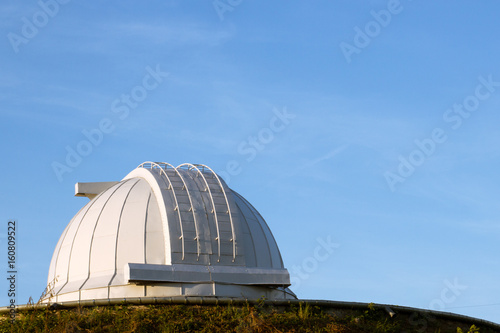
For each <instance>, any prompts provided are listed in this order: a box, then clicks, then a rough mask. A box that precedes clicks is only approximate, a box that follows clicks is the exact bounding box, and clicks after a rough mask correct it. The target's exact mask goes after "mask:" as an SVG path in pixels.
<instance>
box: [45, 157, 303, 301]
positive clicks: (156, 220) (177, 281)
mask: <svg viewBox="0 0 500 333" xmlns="http://www.w3.org/2000/svg"><path fill="white" fill-rule="evenodd" d="M75 190H76V191H75V192H76V193H75V195H76V196H85V197H88V198H89V199H90V202H88V203H87V204H86V205H85V206H84V207H83V208H82V209H80V211H79V212H78V213H77V214H76V215H75V216H74V217H73V219H72V220H71V221H70V223H69V224H68V226H67V227H66V229H65V230H64V232H63V233H62V235H61V237H60V239H59V242H58V243H57V246H56V248H55V250H54V255H53V257H52V261H51V263H50V269H49V275H48V286H49V287H48V292H47V294H46V295H45V298H44V299H43V301H44V302H49V303H64V302H74V301H87V300H109V299H129V298H130V299H132V298H133V299H137V298H161V297H167V298H168V297H178V296H183V297H211V298H234V299H258V298H261V297H265V298H266V299H271V300H284V299H295V298H296V297H295V295H294V294H293V292H291V291H290V290H289V289H288V288H287V287H288V286H289V285H290V276H289V274H288V271H287V270H286V269H285V268H284V266H283V260H282V258H281V254H280V252H279V249H278V246H277V244H276V241H275V239H274V237H273V235H272V233H271V230H270V229H269V227H268V225H267V224H266V222H265V221H264V219H263V218H262V216H261V215H260V214H259V212H257V210H256V209H255V208H254V207H253V206H252V205H251V204H250V203H249V202H248V201H247V200H245V198H243V197H242V196H241V195H239V194H238V193H236V192H235V191H233V190H231V189H230V188H229V187H228V186H227V185H226V184H225V182H224V181H223V180H222V179H221V178H220V177H219V176H218V175H217V174H216V173H215V172H213V170H212V169H210V168H209V167H207V166H204V165H199V164H182V165H180V166H178V167H174V166H172V165H170V164H168V163H155V162H145V163H143V164H141V165H139V167H137V168H136V169H135V170H133V171H132V172H130V173H129V174H128V175H127V176H126V177H125V178H123V180H121V181H120V182H101V183H77V184H76V188H75Z"/></svg>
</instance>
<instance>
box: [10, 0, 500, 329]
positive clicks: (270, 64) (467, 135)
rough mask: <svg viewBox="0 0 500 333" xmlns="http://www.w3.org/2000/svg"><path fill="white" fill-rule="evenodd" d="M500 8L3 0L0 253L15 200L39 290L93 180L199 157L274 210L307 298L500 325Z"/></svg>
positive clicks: (23, 254)
mask: <svg viewBox="0 0 500 333" xmlns="http://www.w3.org/2000/svg"><path fill="white" fill-rule="evenodd" d="M499 11H500V4H498V2H495V1H493V0H485V1H481V2H472V1H464V0H459V1H454V2H453V5H451V2H444V1H439V2H437V1H432V2H431V1H423V0H413V1H411V0H401V1H396V0H389V1H385V0H384V1H379V0H372V1H347V0H336V1H326V0H318V1H314V2H306V1H296V0H290V1H287V2H284V1H278V2H270V1H262V0H254V1H247V0H215V1H192V0H191V1H190V0H184V1H181V0H172V1H168V0H162V1H159V0H151V1H147V2H140V3H139V2H138V1H127V0H124V1H105V2H102V1H76V0H72V1H68V0H58V1H56V0H41V1H22V2H21V1H14V0H5V1H3V2H2V4H0V15H1V19H0V37H1V38H0V57H1V61H0V73H1V75H0V115H1V121H0V133H1V136H2V140H0V152H1V158H2V163H1V164H0V174H1V175H2V176H1V177H2V178H1V182H2V188H3V191H1V193H0V196H1V200H0V212H1V218H2V221H1V223H0V225H1V226H2V227H1V228H2V229H0V242H1V244H2V248H3V251H5V254H4V262H3V263H0V265H1V266H2V267H4V268H3V270H4V272H5V276H7V275H8V274H7V270H8V267H7V261H8V260H7V250H6V248H7V232H8V221H10V220H15V221H16V263H15V264H16V270H17V271H18V273H17V287H16V288H17V290H16V292H17V302H18V303H19V304H25V303H26V302H27V301H28V299H29V297H32V298H33V299H35V300H37V299H38V298H39V296H40V294H41V293H42V291H43V289H44V288H45V285H46V279H47V273H48V268H49V263H50V260H51V257H52V253H53V251H54V248H55V246H56V243H57V241H58V239H59V236H60V235H61V233H62V231H63V229H64V228H65V226H66V225H67V224H68V223H69V221H70V219H71V218H72V217H73V216H74V215H75V214H76V213H77V211H78V210H79V209H80V208H81V207H82V206H83V205H85V204H86V203H87V201H88V199H86V198H78V197H74V185H75V183H76V182H94V181H119V180H121V179H122V178H123V177H125V176H126V175H127V174H128V173H129V172H130V171H132V170H133V169H134V168H136V167H137V166H138V165H139V164H141V163H142V162H145V161H162V162H168V163H171V164H173V165H179V164H182V163H185V162H189V163H201V164H206V165H208V166H210V167H211V168H213V169H214V170H215V171H216V172H218V173H219V174H220V175H221V176H222V177H223V178H224V179H225V180H226V182H227V183H228V185H229V187H231V188H232V189H234V190H235V191H237V192H239V193H240V194H241V195H243V196H244V197H245V198H246V199H247V200H249V201H250V202H251V203H252V204H253V205H254V206H255V207H256V209H257V210H259V212H260V213H261V214H262V216H263V217H264V218H265V219H266V221H267V223H268V224H269V226H270V228H271V230H272V231H273V234H274V236H275V238H276V240H277V242H278V245H279V247H280V250H281V254H282V256H283V260H284V263H285V266H286V267H287V268H288V270H289V272H290V275H291V277H292V286H291V289H292V290H293V291H295V292H296V293H297V295H298V296H299V297H300V298H302V299H323V300H338V301H355V302H374V303H384V304H397V305H403V306H411V307H417V308H424V309H435V310H442V311H447V312H453V313H459V314H464V315H468V316H473V317H478V318H482V319H486V320H490V321H493V322H497V323H500V314H499V313H500V285H499V283H498V281H499V278H500V257H499V255H498V253H499V249H500V242H499V238H500V205H499V202H500V186H499V185H500V176H499V172H498V170H499V169H500V168H499V166H500V127H499V124H500V114H499V110H500V66H499V64H500V44H499V43H498V29H499V28H500V26H499V23H498V12H499ZM0 281H2V282H1V283H0V303H1V305H8V302H9V300H10V298H9V297H8V296H7V290H8V284H7V281H6V279H0ZM2 290H3V291H2Z"/></svg>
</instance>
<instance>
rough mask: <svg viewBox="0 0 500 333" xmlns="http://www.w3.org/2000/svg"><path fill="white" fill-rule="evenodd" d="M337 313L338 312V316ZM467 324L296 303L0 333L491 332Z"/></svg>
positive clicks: (41, 319)
mask: <svg viewBox="0 0 500 333" xmlns="http://www.w3.org/2000/svg"><path fill="white" fill-rule="evenodd" d="M339 311H340V312H339ZM476 329H477V328H476V327H475V326H474V327H471V325H470V324H468V325H464V324H461V325H457V324H456V323H439V322H436V321H435V322H432V323H429V325H426V327H425V328H424V327H422V326H418V325H415V324H412V323H411V321H410V320H408V317H407V316H404V315H401V316H399V315H398V316H396V317H394V318H391V317H390V316H389V315H388V314H387V313H386V312H385V311H384V310H382V309H376V308H374V307H373V306H369V307H367V309H366V310H348V311H345V310H342V311H341V310H338V309H337V310H332V309H322V308H320V307H317V306H311V305H309V304H307V303H300V304H299V305H298V306H286V307H273V306H270V305H266V304H265V303H262V304H260V303H259V304H257V305H248V304H247V305H242V306H233V305H227V306H216V305H213V306H211V305H148V306H132V305H116V306H100V307H87V308H72V309H59V310H50V309H45V308H44V309H37V310H32V311H24V312H20V313H18V314H17V317H16V320H15V322H14V323H11V322H10V321H9V320H8V314H2V315H1V316H0V332H23V333H24V332H51V333H52V332H54V333H58V332H110V333H111V332H144V333H146V332H147V333H149V332H346V333H350V332H361V333H362V332H370V333H373V332H389V333H390V332H398V333H399V332H483V333H488V332H492V331H491V330H489V331H488V330H481V331H479V330H476Z"/></svg>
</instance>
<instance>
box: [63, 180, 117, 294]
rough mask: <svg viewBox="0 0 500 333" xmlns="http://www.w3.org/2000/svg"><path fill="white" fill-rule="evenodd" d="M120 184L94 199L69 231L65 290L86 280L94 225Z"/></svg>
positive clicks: (65, 249) (66, 247) (66, 242)
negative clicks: (78, 221)
mask: <svg viewBox="0 0 500 333" xmlns="http://www.w3.org/2000/svg"><path fill="white" fill-rule="evenodd" d="M120 186H121V184H118V185H115V186H113V187H112V188H111V189H109V190H108V191H105V192H103V193H102V194H101V195H99V196H98V197H97V198H95V199H94V200H92V201H91V202H90V204H89V208H88V210H87V211H86V212H85V215H84V216H83V217H82V219H81V221H80V223H78V225H76V226H75V228H74V229H73V228H72V229H73V230H70V231H71V234H70V233H69V231H68V235H67V237H66V239H67V240H65V244H63V246H62V248H61V251H64V252H66V251H67V253H68V254H69V255H68V266H67V270H66V272H65V274H67V282H66V284H65V286H64V287H63V289H62V291H63V292H69V291H73V290H75V288H79V287H80V286H81V284H83V282H84V281H85V280H86V278H87V275H88V272H89V257H90V246H91V243H92V242H91V239H92V234H93V231H94V227H95V225H96V223H97V219H98V217H99V215H100V213H101V211H102V208H103V207H104V205H105V204H106V202H107V201H108V199H109V197H110V196H111V195H112V194H113V192H114V191H115V190H116V189H117V188H119V187H120ZM71 236H73V237H71ZM61 259H63V258H61ZM63 273H64V272H63ZM78 283H80V286H78Z"/></svg>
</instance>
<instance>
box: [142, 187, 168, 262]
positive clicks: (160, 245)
mask: <svg viewBox="0 0 500 333" xmlns="http://www.w3.org/2000/svg"><path fill="white" fill-rule="evenodd" d="M145 241H146V246H145V251H146V252H145V263H147V264H164V263H165V235H164V234H163V225H162V221H161V217H160V210H159V209H158V202H157V199H156V196H155V195H154V193H152V194H151V198H150V199H149V205H148V217H147V220H146V240H145Z"/></svg>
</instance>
